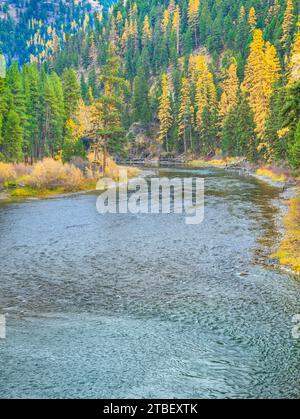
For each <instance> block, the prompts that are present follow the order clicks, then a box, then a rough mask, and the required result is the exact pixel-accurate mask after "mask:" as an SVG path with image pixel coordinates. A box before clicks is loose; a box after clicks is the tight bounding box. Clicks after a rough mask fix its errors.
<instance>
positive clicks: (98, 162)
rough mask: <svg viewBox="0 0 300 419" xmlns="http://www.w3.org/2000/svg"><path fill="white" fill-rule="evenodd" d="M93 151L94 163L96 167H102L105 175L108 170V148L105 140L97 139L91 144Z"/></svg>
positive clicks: (101, 169)
mask: <svg viewBox="0 0 300 419" xmlns="http://www.w3.org/2000/svg"><path fill="white" fill-rule="evenodd" d="M91 151H92V153H93V160H92V165H93V166H94V168H97V169H100V171H101V173H102V174H103V175H104V174H105V171H106V162H107V149H106V144H105V142H104V141H102V140H100V141H95V142H93V143H92V144H91Z"/></svg>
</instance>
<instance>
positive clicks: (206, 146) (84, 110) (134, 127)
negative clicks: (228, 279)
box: [0, 0, 300, 169]
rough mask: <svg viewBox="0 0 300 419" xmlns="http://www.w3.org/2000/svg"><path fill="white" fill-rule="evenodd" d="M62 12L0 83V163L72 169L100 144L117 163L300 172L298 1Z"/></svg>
mask: <svg viewBox="0 0 300 419" xmlns="http://www.w3.org/2000/svg"><path fill="white" fill-rule="evenodd" d="M62 3H63V2H61V3H60V6H59V7H60V9H59V12H58V18H57V19H56V20H55V25H54V24H53V25H48V27H46V26H45V25H43V24H39V16H35V13H32V20H30V22H31V23H30V25H29V27H28V31H26V38H27V45H28V48H29V50H30V51H31V58H30V60H31V64H26V65H24V66H22V67H21V68H20V67H19V66H18V65H17V64H13V65H11V67H10V68H9V70H8V72H7V77H6V79H1V86H0V110H1V119H0V124H1V137H0V153H1V154H0V156H1V158H2V159H3V160H8V161H18V160H23V159H24V160H27V161H32V160H36V159H40V158H42V157H44V156H47V155H50V156H53V157H60V156H62V158H63V159H64V160H69V159H70V158H71V157H73V156H77V155H80V156H84V155H85V153H86V151H87V149H88V144H89V142H90V141H98V140H100V139H101V141H105V143H106V144H107V146H108V148H109V150H110V152H112V153H114V154H117V155H126V154H128V153H132V152H133V150H134V151H135V152H140V153H143V154H144V155H146V154H147V153H148V154H150V155H152V156H153V155H158V154H162V153H165V154H169V155H178V154H182V153H186V155H188V154H195V155H203V156H213V155H214V154H216V153H218V154H220V153H221V152H222V153H223V154H224V155H230V156H246V157H247V158H248V159H249V160H252V161H264V162H268V163H269V162H281V163H282V162H287V163H288V164H290V165H291V166H292V167H293V168H294V169H299V167H300V122H299V121H300V27H299V2H298V1H296V0H295V1H293V0H270V1H262V0H261V1H260V0H252V1H251V0H249V1H233V0H201V1H200V0H178V1H175V0H165V1H157V0H150V1H146V0H137V1H135V2H134V1H121V2H118V3H117V4H116V5H115V6H114V8H112V9H111V10H110V13H108V14H107V15H106V14H105V13H104V14H103V13H101V14H99V12H97V11H96V12H95V13H93V14H90V15H88V14H86V13H85V8H83V3H84V2H82V4H81V3H80V2H79V4H78V5H77V6H76V5H75V4H73V5H72V7H71V8H67V9H64V8H63V5H62ZM64 3H66V2H64ZM76 3H78V2H76ZM85 3H87V2H85ZM85 7H86V6H85ZM66 10H67V11H66ZM76 11H77V12H76ZM75 12H76V13H78V14H77V15H76V13H75ZM26 13H27V14H28V13H29V9H27V12H26ZM66 15H67V16H68V18H66ZM83 15H84V16H85V18H82V17H81V18H80V16H83ZM73 20H74V22H75V23H72V22H73ZM8 22H9V19H8V20H7V21H6V23H5V24H9V23H8ZM64 22H69V23H68V24H70V25H71V26H70V28H69V29H68V30H66V31H65V29H62V30H61V32H60V35H56V34H58V33H59V25H61V24H64V25H65V23H64ZM70 22H71V23H70ZM76 22H77V23H76ZM10 24H12V23H10ZM1 25H3V21H2V23H1ZM76 25H77V27H76ZM39 26H40V29H37V27H39ZM73 26H74V27H73ZM79 26H80V27H79ZM72 27H73V33H72ZM1 28H2V29H1V32H2V33H3V26H2V27H1ZM44 31H46V32H44ZM31 32H32V33H33V32H34V33H35V34H34V35H33V34H32V35H31V37H30V38H29V40H28V34H29V33H31ZM43 33H47V36H46V38H45V37H43V35H42V34H43ZM53 33H54V35H53ZM36 34H37V35H36ZM15 36H16V37H17V38H18V37H20V38H22V37H23V35H21V34H20V33H19V34H16V35H15ZM40 36H41V37H40ZM48 36H49V39H52V40H51V41H49V40H48V41H46V40H47V39H48V38H47V37H48ZM56 36H57V37H58V38H57V39H60V41H59V42H58V41H57V42H56ZM32 37H33V38H32ZM17 38H16V39H17ZM24 38H25V36H24ZM2 39H3V35H2ZM2 42H3V50H5V40H3V41H2ZM7 42H8V41H7ZM18 42H19V41H18V40H16V41H15V44H14V45H18ZM20 42H21V41H20ZM48 42H50V44H48ZM10 55H11V56H16V55H18V54H17V53H16V52H10ZM141 132H142V133H143V134H141ZM128 133H129V134H128ZM148 139H150V140H149V143H147V140H148ZM145 143H146V144H145Z"/></svg>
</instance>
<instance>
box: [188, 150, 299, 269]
mask: <svg viewBox="0 0 300 419" xmlns="http://www.w3.org/2000/svg"><path fill="white" fill-rule="evenodd" d="M187 164H188V165H189V166H191V167H215V168H220V169H227V170H239V171H241V172H242V173H246V174H247V175H250V176H253V177H255V178H256V179H259V180H261V181H263V182H266V183H268V184H269V185H271V186H274V187H277V188H282V194H281V196H280V207H281V208H282V211H281V219H280V220H278V222H279V224H280V225H281V226H282V231H283V234H282V240H281V242H280V244H279V246H278V249H277V250H276V252H275V253H274V254H273V255H271V256H272V258H276V259H277V260H278V262H279V264H280V266H281V267H282V268H283V269H286V270H288V271H289V272H292V273H295V274H297V275H300V177H293V176H292V175H291V172H290V171H289V170H287V169H282V168H278V167H276V166H270V165H269V166H268V165H260V166H258V165H253V164H251V163H249V162H248V161H247V160H246V159H244V158H227V159H212V160H193V161H189V162H187Z"/></svg>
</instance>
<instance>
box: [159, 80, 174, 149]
mask: <svg viewBox="0 0 300 419" xmlns="http://www.w3.org/2000/svg"><path fill="white" fill-rule="evenodd" d="M158 119H159V122H160V129H159V137H158V140H159V143H160V144H163V143H164V142H165V144H166V147H167V150H168V134H169V131H170V128H171V126H172V120H173V118H172V109H171V92H170V86H169V80H168V76H167V74H163V76H162V94H161V97H160V99H159V110H158Z"/></svg>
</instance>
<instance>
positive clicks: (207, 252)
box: [0, 168, 300, 398]
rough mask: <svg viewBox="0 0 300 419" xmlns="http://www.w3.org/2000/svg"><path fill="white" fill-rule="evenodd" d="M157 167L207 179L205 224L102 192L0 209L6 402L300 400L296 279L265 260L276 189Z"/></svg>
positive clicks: (274, 232)
mask: <svg viewBox="0 0 300 419" xmlns="http://www.w3.org/2000/svg"><path fill="white" fill-rule="evenodd" d="M155 173H156V174H157V173H158V174H159V175H160V176H161V177H164V176H167V177H186V176H189V177H190V176H199V177H204V178H205V197H206V198H205V199H206V204H205V220H204V222H203V223H202V224H200V225H197V226H187V225H186V224H185V222H184V217H183V216H181V215H174V214H169V215H159V216H154V215H153V216H150V215H142V214H138V215H130V214H123V215H118V216H116V215H108V214H107V215H105V216H103V215H99V214H98V213H97V212H96V208H95V202H96V196H95V195H83V196H74V197H70V198H64V199H54V200H48V201H36V202H28V203H23V204H11V205H1V209H0V259H1V274H0V285H1V293H0V314H1V313H7V314H8V315H7V339H6V340H2V341H1V340H0V377H1V380H0V397H116V398H123V397H124V398H127V397H129V398H130V397H133V398H135V397H170V398H173V397H183V398H184V397H187V398H190V397H196V398H198V397H199V398H202V397H210V398H212V397H217V398H221V397H240V398H242V397H243V398H245V397H246V398H250V397H251V398H260V397H267V398H276V397H290V398H298V397H300V384H299V366H300V365H299V362H300V361H299V360H300V356H299V355H300V341H298V340H296V339H293V338H292V328H293V323H292V318H293V316H294V315H295V314H297V313H300V298H299V296H300V286H299V284H297V283H296V282H294V281H293V280H292V278H291V277H290V276H288V275H287V274H284V273H282V272H280V271H276V270H274V269H270V268H269V267H268V268H266V267H265V266H264V264H262V263H261V262H262V259H264V258H265V255H266V254H268V252H266V249H268V248H270V249H271V247H272V246H273V244H274V243H275V242H276V241H277V237H278V234H279V233H278V229H277V227H276V219H277V216H278V208H277V206H276V205H274V201H276V200H277V199H278V197H279V190H278V189H276V188H272V187H270V186H268V185H265V184H264V183H262V182H259V181H257V180H255V179H252V178H250V177H249V178H248V177H242V176H238V175H237V174H232V173H227V172H225V171H222V170H215V169H199V170H188V169H186V168H176V169H172V168H165V169H160V170H159V171H155ZM259 248H261V249H262V250H261V251H262V255H263V256H262V259H261V257H260V256H259V257H258V256H257V251H258V249H259ZM256 261H257V262H259V263H256Z"/></svg>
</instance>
